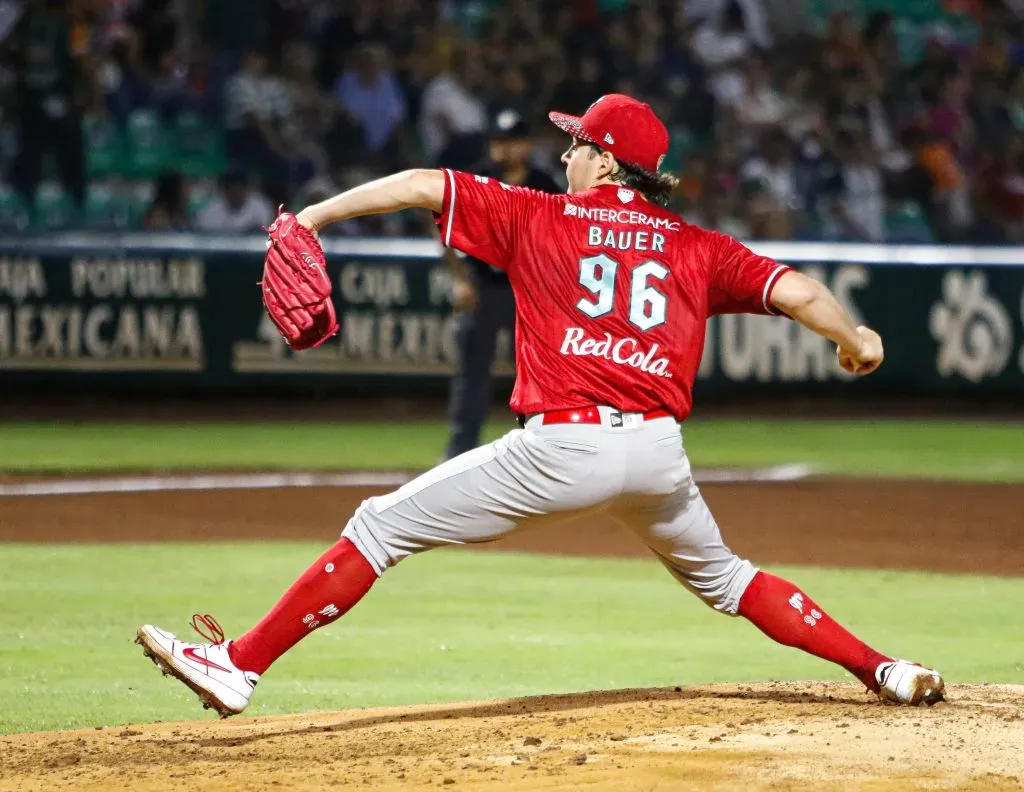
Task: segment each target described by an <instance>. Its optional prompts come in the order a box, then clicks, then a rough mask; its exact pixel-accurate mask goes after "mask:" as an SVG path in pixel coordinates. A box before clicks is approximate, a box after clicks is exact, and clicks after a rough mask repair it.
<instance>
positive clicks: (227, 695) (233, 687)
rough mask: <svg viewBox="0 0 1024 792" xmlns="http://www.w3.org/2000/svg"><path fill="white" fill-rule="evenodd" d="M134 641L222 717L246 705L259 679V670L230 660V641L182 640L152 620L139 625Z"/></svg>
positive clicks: (208, 707)
mask: <svg viewBox="0 0 1024 792" xmlns="http://www.w3.org/2000/svg"><path fill="white" fill-rule="evenodd" d="M135 643H137V644H139V645H141V646H142V651H143V653H144V654H145V655H146V657H148V658H149V659H150V660H152V661H153V662H154V663H156V664H157V666H158V667H159V668H160V670H161V671H163V672H164V675H165V676H166V675H167V674H170V675H171V676H173V677H174V678H176V679H178V680H180V681H181V682H184V683H185V684H186V685H188V687H190V688H191V689H192V690H193V691H194V692H195V694H196V695H197V696H199V700H200V701H202V702H203V706H204V707H205V708H206V709H210V708H213V709H215V710H217V712H218V713H220V716H221V717H222V718H227V717H228V716H230V715H237V714H238V713H240V712H241V711H242V710H244V709H245V708H246V707H247V706H249V698H250V697H251V696H252V692H253V689H254V688H255V687H256V683H257V682H259V680H260V675H259V674H254V673H253V672H252V671H243V670H242V669H241V668H239V667H238V666H236V665H235V664H234V663H232V662H231V658H230V657H229V656H228V646H229V643H213V644H208V643H185V642H184V641H181V640H179V639H178V638H177V637H176V636H175V635H174V634H173V633H169V632H164V631H163V630H161V629H160V628H159V627H154V626H153V625H151V624H144V625H143V626H141V627H140V628H139V630H138V633H137V634H136V638H135Z"/></svg>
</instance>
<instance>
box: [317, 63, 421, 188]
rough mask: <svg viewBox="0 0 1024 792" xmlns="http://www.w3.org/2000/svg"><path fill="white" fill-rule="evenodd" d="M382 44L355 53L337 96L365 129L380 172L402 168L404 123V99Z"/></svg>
mask: <svg viewBox="0 0 1024 792" xmlns="http://www.w3.org/2000/svg"><path fill="white" fill-rule="evenodd" d="M388 57H389V56H388V52H387V50H386V49H385V48H384V47H382V46H381V45H379V44H366V45H364V46H362V47H361V48H359V49H357V50H356V51H355V52H354V53H353V54H352V62H351V64H350V68H348V69H346V70H345V72H344V73H342V75H341V77H340V78H339V79H338V84H337V85H336V86H335V94H336V95H337V98H338V101H339V102H340V104H341V108H342V110H343V111H344V112H345V113H347V114H348V116H349V117H350V118H352V119H353V120H354V121H355V122H356V123H357V124H358V125H359V127H360V129H361V130H362V136H363V149H364V150H365V151H366V152H368V153H369V154H370V155H371V156H372V157H374V159H375V160H376V161H377V163H378V167H379V168H380V169H381V170H386V171H392V170H397V169H398V168H400V167H401V161H402V157H401V154H400V147H399V140H398V132H399V128H400V126H401V124H402V122H403V121H404V120H405V117H406V116H405V112H406V108H405V97H404V96H403V95H402V92H401V90H400V89H399V87H398V81H397V80H396V79H395V75H394V73H393V72H392V71H391V68H390V64H389V63H388Z"/></svg>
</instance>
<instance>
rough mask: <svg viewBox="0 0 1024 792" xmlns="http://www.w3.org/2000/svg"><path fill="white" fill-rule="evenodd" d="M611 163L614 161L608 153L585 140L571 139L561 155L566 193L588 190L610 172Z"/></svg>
mask: <svg viewBox="0 0 1024 792" xmlns="http://www.w3.org/2000/svg"><path fill="white" fill-rule="evenodd" d="M611 163H614V159H613V158H612V156H611V154H609V153H608V152H606V151H602V150H601V149H599V148H598V147H597V146H595V145H593V144H591V143H587V142H586V141H585V140H579V139H578V138H573V139H572V144H571V145H570V146H569V148H567V149H566V150H565V153H564V154H563V155H562V164H563V165H565V178H566V181H568V182H569V189H568V191H567V192H569V193H570V194H571V193H575V192H582V191H583V190H589V189H590V188H591V187H593V186H594V185H595V184H597V183H598V181H599V180H600V179H601V177H602V176H606V175H608V173H610V172H611V170H612V167H614V166H613V165H612V164H611Z"/></svg>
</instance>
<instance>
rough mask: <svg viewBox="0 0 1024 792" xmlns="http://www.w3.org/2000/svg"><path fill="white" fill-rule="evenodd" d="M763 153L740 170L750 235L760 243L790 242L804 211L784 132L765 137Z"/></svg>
mask: <svg viewBox="0 0 1024 792" xmlns="http://www.w3.org/2000/svg"><path fill="white" fill-rule="evenodd" d="M762 152H763V153H762V154H759V155H755V156H754V157H752V158H751V159H750V160H748V161H747V162H746V163H745V164H744V165H743V167H742V168H741V170H740V179H741V181H742V182H743V184H744V185H745V187H746V190H747V192H748V194H749V196H750V198H749V201H748V210H749V216H750V218H751V220H752V222H753V224H754V227H753V228H752V231H753V234H754V236H755V237H757V238H760V239H792V238H793V235H794V233H795V231H796V229H797V226H798V223H799V221H800V218H801V216H802V213H803V209H804V198H803V196H802V195H801V194H800V192H799V190H798V189H797V172H796V163H795V161H794V157H793V151H792V143H790V140H789V137H788V136H787V135H786V133H785V132H783V131H782V130H781V129H775V130H772V131H771V132H769V133H768V134H766V135H765V140H764V144H763V146H762Z"/></svg>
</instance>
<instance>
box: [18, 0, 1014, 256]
mask: <svg viewBox="0 0 1024 792" xmlns="http://www.w3.org/2000/svg"><path fill="white" fill-rule="evenodd" d="M1022 17H1024V2H1021V0H1004V1H1003V2H994V1H991V0H990V1H988V2H986V1H984V0H961V1H960V2H957V3H948V2H947V3H943V2H940V0H890V2H886V1H885V0H859V2H845V3H843V2H831V3H830V2H814V0H633V1H632V2H629V1H628V0H561V1H560V2H556V1H555V0H490V1H489V0H216V2H215V1H214V0H205V2H204V0H0V36H2V42H0V63H2V69H0V99H2V101H0V165H2V168H3V171H2V175H3V183H2V185H0V223H2V224H3V225H4V226H6V227H8V228H10V227H25V226H27V225H30V224H35V225H42V226H45V227H61V225H65V226H66V225H86V226H91V227H104V226H105V225H110V224H113V225H115V226H117V227H131V226H132V225H141V226H142V227H146V228H152V229H198V230H211V231H248V230H254V229H255V228H258V227H259V226H260V225H263V224H265V223H266V222H268V221H269V219H270V217H269V215H270V214H271V213H272V208H273V207H274V206H276V205H277V203H279V202H286V203H288V204H289V205H290V206H292V205H294V206H301V205H303V204H305V203H309V202H311V201H314V200H318V199H320V198H322V197H326V196H327V195H330V194H332V193H334V192H336V191H338V190H340V189H343V188H345V187H348V186H351V185H353V184H357V183H360V182H362V181H365V180H367V179H369V178H372V177H374V176H377V175H381V174H384V173H389V172H392V171H394V170H397V169H400V168H403V167H409V166H432V165H438V164H441V165H447V166H452V167H458V168H465V169H471V168H473V167H476V166H478V165H479V164H480V163H481V161H482V159H483V158H484V157H485V155H486V139H485V138H486V133H487V130H488V129H489V127H490V126H491V119H493V118H494V116H495V115H496V114H497V113H500V112H501V111H503V110H507V109H514V110H515V111H517V112H518V113H519V114H520V115H521V116H523V117H524V118H525V119H527V121H528V122H529V123H530V127H531V130H532V133H533V144H534V148H533V160H534V164H535V165H536V166H537V167H540V168H544V169H548V170H549V171H550V172H551V173H552V174H553V175H554V176H556V178H561V173H560V170H561V169H560V166H559V165H558V156H559V155H560V154H561V152H562V150H563V149H564V147H565V146H566V144H567V141H566V140H565V139H564V136H563V135H562V134H561V133H560V132H558V130H556V129H555V128H554V127H551V126H550V125H549V124H547V123H546V112H547V110H549V109H551V108H557V109H559V110H563V111H567V112H573V113H581V112H583V111H584V110H585V109H586V108H587V106H588V105H589V104H590V103H591V102H592V101H594V99H596V98H597V97H598V96H600V95H601V94H604V93H607V92H612V91H616V92H622V93H628V94H631V95H634V96H638V97H640V98H642V99H644V100H645V101H648V102H650V103H651V105H652V106H653V107H654V108H655V109H656V111H657V112H658V113H659V115H660V116H661V117H662V118H663V119H664V120H665V122H666V124H667V126H668V127H669V129H670V132H671V138H672V149H671V152H670V156H669V158H668V159H667V161H666V163H665V168H670V169H672V170H674V171H675V172H677V173H678V174H679V175H680V176H681V182H680V186H679V190H678V193H677V195H676V196H675V199H674V205H675V207H676V209H677V210H678V211H679V212H680V213H681V214H682V215H683V216H684V217H685V218H686V219H687V220H689V221H691V222H694V223H698V224H700V225H703V226H706V227H714V228H718V229H720V230H723V231H725V232H727V233H730V234H732V235H734V236H737V237H740V238H759V239H812V240H834V241H861V240H863V241H874V242H881V241H891V242H930V241H939V242H969V243H976V244H1007V243H1024V18H1022ZM563 183H564V182H563ZM118 196H121V197H124V196H127V198H124V200H122V201H121V202H120V203H119V200H118ZM334 230H335V231H336V232H337V233H345V234H367V233H372V234H384V235H423V234H429V233H430V222H429V218H425V217H424V216H423V213H410V214H409V215H408V216H402V215H400V216H396V217H382V218H370V219H367V220H364V221H359V222H353V223H348V224H343V225H342V226H340V227H338V228H336V229H334Z"/></svg>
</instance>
